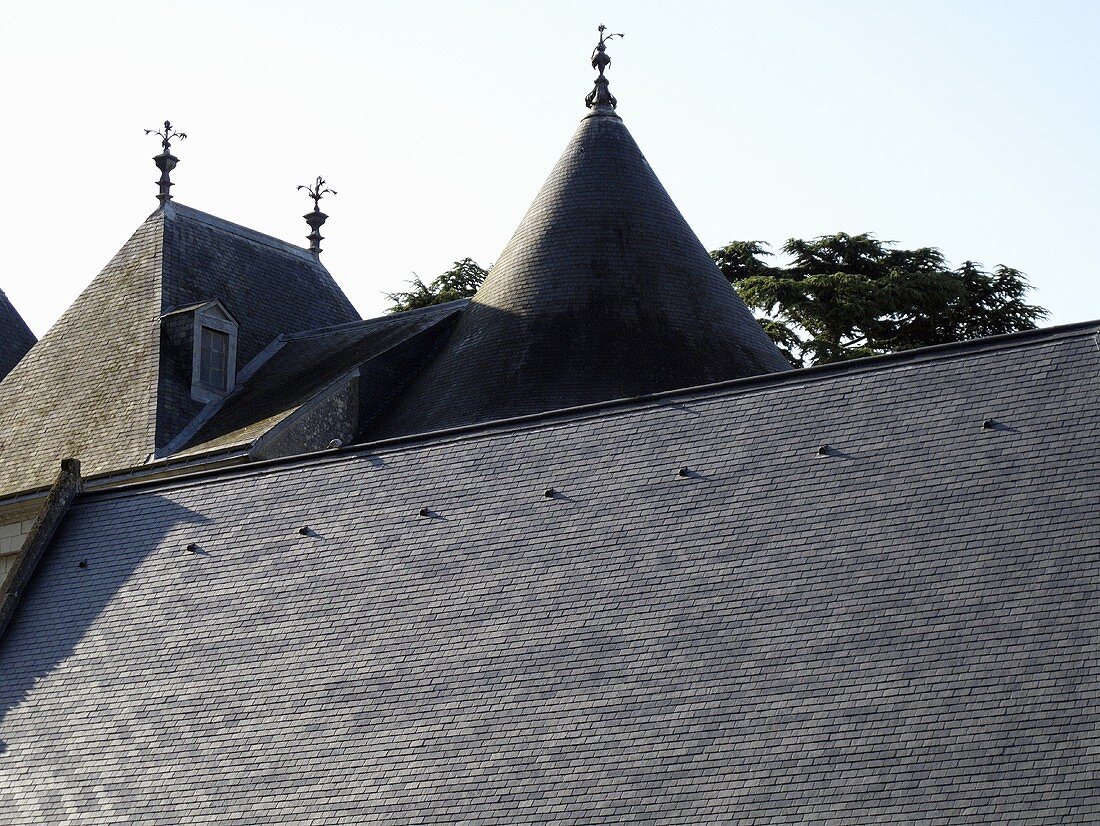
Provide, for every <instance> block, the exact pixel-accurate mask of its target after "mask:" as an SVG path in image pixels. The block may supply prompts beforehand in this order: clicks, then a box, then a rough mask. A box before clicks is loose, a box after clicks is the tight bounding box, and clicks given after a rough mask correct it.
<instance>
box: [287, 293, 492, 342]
mask: <svg viewBox="0 0 1100 826" xmlns="http://www.w3.org/2000/svg"><path fill="white" fill-rule="evenodd" d="M469 303H470V299H468V298H456V299H454V300H453V301H443V302H440V303H439V304H430V305H428V306H427V307H416V308H414V309H412V310H403V311H401V312H399V313H387V314H386V315H379V316H372V317H371V318H363V319H360V320H359V321H345V322H344V323H343V324H333V325H332V326H331V327H314V328H313V329H311V330H302V331H300V332H297V333H288V334H287V335H286V340H287V341H302V340H304V339H309V338H318V337H320V336H325V335H329V334H331V333H338V332H343V331H345V330H354V329H357V328H359V327H363V326H366V325H368V324H388V323H390V322H397V321H403V320H406V319H408V318H409V317H411V316H414V315H430V314H431V313H433V312H440V311H441V309H442V308H444V307H452V311H454V310H458V309H460V305H461V306H462V307H464V306H465V305H467V304H469ZM452 305H453V306H452Z"/></svg>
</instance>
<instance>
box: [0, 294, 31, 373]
mask: <svg viewBox="0 0 1100 826" xmlns="http://www.w3.org/2000/svg"><path fill="white" fill-rule="evenodd" d="M35 341H36V339H35V337H34V333H32V332H31V328H30V327H28V326H27V322H25V321H24V320H23V317H22V316H21V315H19V313H18V312H16V309H15V307H13V306H12V304H11V302H10V301H9V300H8V297H7V296H6V295H4V291H3V290H0V379H3V378H4V376H6V375H7V374H8V373H9V372H10V371H11V368H13V367H15V365H16V364H18V363H19V359H21V358H23V356H24V355H26V353H27V351H28V350H30V349H31V347H33V346H34V342H35Z"/></svg>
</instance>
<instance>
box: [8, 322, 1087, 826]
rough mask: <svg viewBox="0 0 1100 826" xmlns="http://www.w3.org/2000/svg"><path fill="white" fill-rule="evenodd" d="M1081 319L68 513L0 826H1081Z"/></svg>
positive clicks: (269, 468)
mask: <svg viewBox="0 0 1100 826" xmlns="http://www.w3.org/2000/svg"><path fill="white" fill-rule="evenodd" d="M1098 330H1100V323H1094V324H1092V325H1077V326H1074V327H1069V328H1062V329H1055V330H1049V331H1040V332H1029V333H1022V334H1017V335H1014V336H1007V337H1002V338H999V339H991V340H986V341H979V342H972V343H968V344H960V345H952V346H946V347H938V348H930V349H928V350H925V351H916V352H913V353H910V354H905V355H902V356H896V357H884V358H879V359H872V360H867V361H863V362H852V363H848V364H845V365H840V366H835V367H827V368H814V369H811V370H806V371H797V372H792V373H786V374H780V375H775V376H763V377H758V378H753V379H746V380H742V381H738V382H732V383H729V384H725V385H720V386H715V387H711V388H704V389H699V390H696V391H691V392H683V393H678V394H669V395H666V396H663V397H657V398H652V399H648V400H643V401H638V402H632V403H625V404H612V405H605V406H597V407H596V408H592V409H584V410H577V411H573V412H567V413H562V414H559V415H554V416H542V417H534V418H532V419H528V420H520V421H515V422H513V423H511V424H506V425H500V426H497V427H492V428H472V429H470V430H468V431H456V432H453V433H451V434H444V435H439V436H437V437H434V438H427V439H406V440H397V441H394V442H391V443H385V444H378V445H374V446H368V447H365V448H363V449H359V450H354V451H346V452H343V453H340V454H337V455H333V454H323V455H319V456H316V457H314V458H311V459H309V460H307V461H296V462H289V463H287V462H284V463H276V464H270V465H259V466H254V467H252V468H249V469H246V470H236V471H231V472H222V473H218V474H214V475H203V476H200V477H196V478H195V479H193V480H189V481H176V482H174V483H171V484H168V483H161V484H157V485H151V486H145V487H141V488H138V489H134V490H131V491H126V492H119V493H115V494H111V495H102V494H100V495H94V496H87V497H85V498H84V499H83V501H82V502H81V503H79V504H77V505H76V506H75V508H74V510H73V511H72V512H71V514H70V517H69V520H68V522H67V523H66V525H65V526H64V527H63V528H62V531H61V533H60V534H59V536H58V539H57V541H56V543H55V545H54V547H53V548H52V549H51V550H50V552H49V553H48V555H47V557H46V559H45V560H44V562H43V564H42V567H41V568H40V569H39V571H38V575H37V577H36V579H35V581H34V582H33V583H32V584H31V586H30V588H29V589H28V590H27V592H26V593H25V596H24V601H23V604H22V606H21V608H20V610H19V611H18V613H17V615H16V616H15V618H14V622H13V625H12V626H10V628H9V630H8V633H7V635H6V636H5V637H4V638H3V640H2V641H0V673H2V674H4V679H3V681H2V682H0V695H2V697H0V699H2V703H0V709H2V714H3V719H2V722H0V742H2V743H3V754H2V756H0V823H2V824H16V823H19V824H24V823H30V822H52V823H60V822H76V821H78V820H79V822H82V823H112V824H115V823H127V822H142V823H180V822H187V823H214V822H229V821H232V822H234V823H241V824H245V823H256V824H259V823H326V824H337V823H347V824H359V823H414V822H415V823H439V824H443V823H447V824H453V823H475V822H476V823H501V824H504V823H507V824H534V823H588V824H601V823H603V824H619V823H626V822H631V823H635V822H645V823H661V824H698V823H720V822H721V823H731V822H737V823H762V822H770V823H823V822H829V823H837V824H863V823H868V822H892V823H899V822H904V823H928V824H932V823H937V824H938V823H946V822H955V823H959V822H967V823H979V822H980V823H1006V822H1027V823H1058V824H1067V823H1095V822H1096V821H1097V820H1098V819H1100V794H1098V793H1097V788H1096V783H1095V769H1096V759H1097V758H1096V753H1095V745H1096V742H1097V735H1098V728H1097V727H1098V723H1100V712H1098V710H1097V709H1100V682H1098V680H1097V674H1098V673H1100V662H1098V652H1100V645H1098V642H1100V640H1098V632H1100V610H1098V608H1100V606H1098V605H1097V595H1098V594H1100V588H1098V586H1100V581H1098V579H1100V518H1098V512H1097V508H1096V503H1097V501H1100V474H1098V473H1096V472H1095V470H1096V468H1097V467H1098V465H1100V409H1098V407H1097V405H1096V398H1097V391H1098V390H1100V387H1098V383H1100V369H1098V368H1100V352H1098V349H1097V343H1096V335H1097V332H1098ZM986 419H992V420H993V422H991V424H990V426H989V427H983V421H984V420H986ZM823 443H827V444H828V445H830V446H831V447H830V449H829V450H828V451H827V452H826V454H825V455H821V454H819V447H820V446H821V445H822V444H823ZM680 468H686V469H687V471H686V474H687V475H686V476H681V475H679V474H678V469H680ZM551 487H552V488H554V489H555V490H556V491H557V493H556V494H554V495H553V496H552V497H550V498H548V497H546V496H544V494H543V491H544V489H546V488H551ZM421 508H428V509H429V515H428V516H421V515H419V511H420V509H421ZM303 525H308V526H309V527H310V529H311V531H310V532H309V534H308V535H301V534H299V533H298V528H299V527H300V526H303ZM189 543H196V545H197V547H196V548H195V550H194V551H193V552H192V551H188V550H187V548H188V544H189ZM81 560H86V561H87V565H86V567H80V566H79V565H78V562H79V561H81Z"/></svg>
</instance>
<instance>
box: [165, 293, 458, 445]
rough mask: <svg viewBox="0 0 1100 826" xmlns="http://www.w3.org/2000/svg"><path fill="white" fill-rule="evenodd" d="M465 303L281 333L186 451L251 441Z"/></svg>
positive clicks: (200, 430) (196, 435)
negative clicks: (353, 371) (360, 366)
mask: <svg viewBox="0 0 1100 826" xmlns="http://www.w3.org/2000/svg"><path fill="white" fill-rule="evenodd" d="M465 306H466V302H465V301H451V302H448V303H447V304H440V305H435V306H431V307H425V308H423V309H419V310H409V311H407V312H404V313H397V314H394V315H388V316H382V317H381V318H372V319H368V320H366V321H357V322H352V323H349V324H342V325H340V326H337V327H328V328H324V329H321V330H309V331H306V332H304V333H295V334H292V335H288V336H284V337H282V338H281V339H280V340H279V341H278V342H276V343H275V344H274V345H273V348H272V349H273V352H272V353H271V354H270V356H265V355H261V356H260V357H259V358H260V359H262V360H263V361H262V363H259V364H258V365H257V366H256V368H255V370H254V372H252V373H251V375H250V376H249V377H248V378H247V380H246V381H245V383H244V385H243V386H242V387H241V388H240V390H239V391H238V392H237V393H236V394H234V395H233V396H230V397H229V398H228V399H227V400H226V402H225V404H224V405H223V406H222V407H221V408H220V409H218V411H217V412H216V413H215V414H214V415H213V416H211V418H210V419H209V420H208V421H207V422H206V423H205V424H203V425H202V427H201V428H200V429H199V430H198V432H197V433H196V434H195V436H194V437H193V438H191V439H190V440H189V443H188V444H189V447H188V449H187V451H186V452H187V453H197V452H206V451H209V450H214V449H219V448H223V447H231V446H239V445H247V444H250V443H251V442H253V441H254V440H255V439H257V438H259V437H260V436H262V435H263V434H264V433H266V432H268V431H269V430H270V429H271V428H272V427H274V426H275V425H276V424H278V423H279V422H281V421H282V420H283V419H285V418H286V417H287V416H289V415H290V414H292V413H293V412H294V411H295V410H297V409H299V408H300V407H301V406H302V405H303V404H305V403H306V402H308V401H309V400H310V399H311V398H313V397H314V396H316V394H317V393H318V392H320V391H321V390H323V389H324V388H325V387H326V386H327V385H329V384H330V383H331V382H333V381H335V380H337V379H338V378H339V377H341V376H343V375H345V374H346V373H347V372H348V371H350V370H353V369H354V368H355V367H357V366H359V365H360V364H362V363H363V362H365V361H368V360H370V359H374V358H378V357H379V356H382V355H383V354H385V353H386V352H387V351H389V350H391V349H392V348H394V347H396V346H398V345H399V344H401V343H403V342H405V341H407V340H408V339H409V338H411V337H413V336H415V335H417V334H419V333H422V332H423V331H425V330H427V329H428V328H430V327H432V326H433V325H435V324H438V323H439V322H440V321H442V320H443V319H445V318H447V317H448V316H451V315H453V314H454V313H457V312H460V311H461V310H462V308H463V307H465ZM383 389H384V388H383ZM372 390H373V391H374V392H378V390H379V389H378V388H372Z"/></svg>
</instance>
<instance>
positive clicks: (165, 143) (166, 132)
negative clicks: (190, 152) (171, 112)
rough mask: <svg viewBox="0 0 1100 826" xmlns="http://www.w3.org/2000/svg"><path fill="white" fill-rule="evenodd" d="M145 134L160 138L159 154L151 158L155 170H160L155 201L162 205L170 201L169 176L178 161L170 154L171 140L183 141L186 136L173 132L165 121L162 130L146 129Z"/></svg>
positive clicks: (170, 182)
mask: <svg viewBox="0 0 1100 826" xmlns="http://www.w3.org/2000/svg"><path fill="white" fill-rule="evenodd" d="M145 134H146V135H157V136H158V137H159V138H160V148H161V152H160V154H159V155H157V156H155V157H154V158H153V163H155V164H156V165H157V169H159V170H160V180H159V181H157V185H158V186H160V192H158V193H157V200H158V201H160V202H161V204H162V205H163V204H166V203H168V202H169V201H171V200H172V193H171V192H169V191H168V190H170V189H171V188H172V180H171V178H170V177H169V175H170V174H171V172H172V170H173V169H175V168H176V164H177V163H179V160H180V159H179V158H177V157H176V156H175V155H173V154H172V139H173V138H179V139H180V140H183V139H184V138H186V137H187V135H186V134H185V133H183V132H176V131H174V128H173V126H172V122H171V121H167V120H166V121H165V122H164V128H163V130H162V129H146V130H145Z"/></svg>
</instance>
